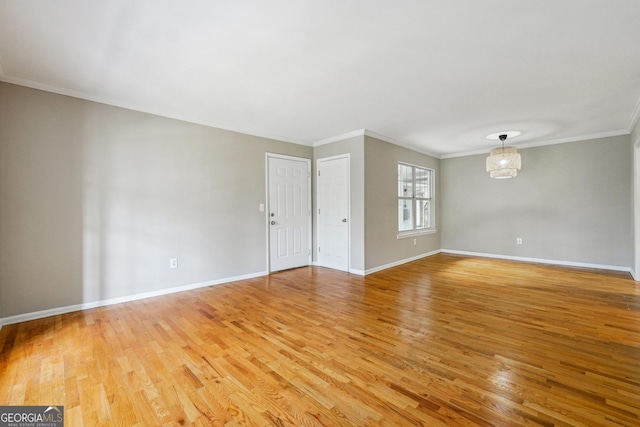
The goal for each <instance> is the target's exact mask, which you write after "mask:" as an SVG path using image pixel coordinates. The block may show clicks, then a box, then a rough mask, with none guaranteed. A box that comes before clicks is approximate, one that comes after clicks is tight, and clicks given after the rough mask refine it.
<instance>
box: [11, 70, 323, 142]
mask: <svg viewBox="0 0 640 427" xmlns="http://www.w3.org/2000/svg"><path fill="white" fill-rule="evenodd" d="M0 60H1V58H0ZM1 67H2V64H1V63H0V82H5V83H10V84H14V85H18V86H24V87H28V88H31V89H37V90H41V91H44V92H50V93H55V94H58V95H64V96H69V97H71V98H77V99H82V100H84V101H91V102H96V103H98V104H104V105H109V106H112V107H118V108H124V109H127V110H132V111H137V112H140V113H146V114H152V115H154V116H159V117H165V118H168V119H173V120H179V121H181V122H187V123H193V124H196V125H202V126H206V127H210V128H216V129H221V130H226V131H229V132H236V133H242V134H245V135H250V136H255V137H258V138H265V139H272V140H275V141H280V142H288V143H291V144H297V145H305V146H307V147H310V146H311V144H309V143H306V142H302V141H298V140H294V139H291V138H286V137H283V136H280V135H271V134H267V133H264V132H260V131H256V130H253V129H245V128H239V127H234V126H229V125H225V124H222V123H217V122H212V121H209V120H202V119H199V118H195V119H194V118H193V117H186V116H182V115H179V114H173V113H169V112H166V111H161V110H154V109H150V108H145V107H140V106H139V105H133V104H128V103H125V102H120V101H116V100H113V99H110V98H103V97H100V96H94V95H89V94H87V93H84V92H78V91H74V90H69V89H64V88H61V87H58V86H53V85H48V84H45V83H39V82H34V81H32V80H26V79H20V78H16V77H9V76H7V75H4V74H3V73H2V68H1Z"/></svg>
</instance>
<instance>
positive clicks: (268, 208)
mask: <svg viewBox="0 0 640 427" xmlns="http://www.w3.org/2000/svg"><path fill="white" fill-rule="evenodd" d="M269 159H284V160H294V161H298V162H305V163H306V164H307V176H308V177H309V180H308V182H307V191H308V195H309V197H307V199H308V204H309V206H308V209H309V223H308V227H309V248H308V252H309V255H308V258H307V265H311V260H312V258H311V253H312V250H311V248H312V247H313V222H312V217H313V215H311V199H312V198H313V194H312V192H311V159H308V158H305V157H295V156H288V155H286V154H277V153H270V152H268V151H267V152H266V153H265V157H264V162H265V168H264V169H265V180H264V182H265V198H266V203H265V206H266V209H265V211H264V226H265V234H266V244H267V246H266V249H265V252H266V254H267V256H266V258H267V259H266V261H267V272H268V273H271V228H270V227H269V212H271V194H270V193H269V172H270V170H269Z"/></svg>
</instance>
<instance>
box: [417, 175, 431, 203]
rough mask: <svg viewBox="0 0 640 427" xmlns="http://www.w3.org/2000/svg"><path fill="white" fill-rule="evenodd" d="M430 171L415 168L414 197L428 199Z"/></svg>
mask: <svg viewBox="0 0 640 427" xmlns="http://www.w3.org/2000/svg"><path fill="white" fill-rule="evenodd" d="M430 181H431V171H429V170H427V169H421V168H416V197H422V198H425V199H430V198H431V195H430V194H429V187H430V185H431V182H430Z"/></svg>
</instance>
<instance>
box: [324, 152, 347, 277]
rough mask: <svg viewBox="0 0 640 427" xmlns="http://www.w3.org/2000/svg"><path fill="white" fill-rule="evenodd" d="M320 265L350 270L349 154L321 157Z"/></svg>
mask: <svg viewBox="0 0 640 427" xmlns="http://www.w3.org/2000/svg"><path fill="white" fill-rule="evenodd" d="M317 169H318V181H317V183H318V185H317V191H318V256H317V259H318V265H321V266H323V267H329V268H334V269H336V270H342V271H349V234H350V232H349V230H350V229H349V157H348V156H341V157H331V158H326V159H319V160H318V163H317Z"/></svg>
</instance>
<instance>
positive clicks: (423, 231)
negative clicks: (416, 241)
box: [396, 228, 438, 240]
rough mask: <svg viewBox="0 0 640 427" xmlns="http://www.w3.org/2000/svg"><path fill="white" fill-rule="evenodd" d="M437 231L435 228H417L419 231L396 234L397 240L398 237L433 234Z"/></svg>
mask: <svg viewBox="0 0 640 427" xmlns="http://www.w3.org/2000/svg"><path fill="white" fill-rule="evenodd" d="M437 232H438V229H437V228H429V229H427V230H419V231H405V232H404V233H398V235H397V236H396V239H397V240H400V239H408V238H409V237H417V236H423V235H425V234H435V233H437Z"/></svg>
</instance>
